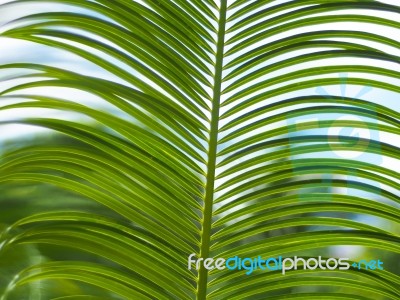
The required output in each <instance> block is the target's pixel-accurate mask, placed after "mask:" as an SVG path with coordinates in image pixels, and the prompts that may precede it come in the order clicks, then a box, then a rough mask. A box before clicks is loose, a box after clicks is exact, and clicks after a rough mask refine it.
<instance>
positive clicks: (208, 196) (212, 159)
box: [196, 0, 227, 300]
mask: <svg viewBox="0 0 400 300" xmlns="http://www.w3.org/2000/svg"><path fill="white" fill-rule="evenodd" d="M226 9H227V0H222V1H221V6H220V9H219V21H218V37H217V50H216V59H215V73H214V86H213V98H212V107H211V122H210V138H209V148H208V159H207V177H206V184H205V193H204V208H203V220H202V231H201V244H200V245H201V246H200V257H201V258H208V257H209V253H210V237H211V221H212V208H213V201H214V185H215V169H216V158H217V146H218V127H219V111H220V99H221V83H222V71H223V58H224V40H225V25H226ZM207 277H208V272H207V270H206V269H205V268H204V266H201V267H200V270H199V275H198V283H197V295H196V298H197V299H198V300H204V299H206V294H207Z"/></svg>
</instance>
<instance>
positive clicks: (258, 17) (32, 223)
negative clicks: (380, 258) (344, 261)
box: [0, 0, 400, 300]
mask: <svg viewBox="0 0 400 300" xmlns="http://www.w3.org/2000/svg"><path fill="white" fill-rule="evenodd" d="M18 4H21V5H22V4H39V5H42V7H43V8H45V7H46V6H47V5H50V4H51V5H54V8H53V10H52V11H51V12H47V10H45V9H44V10H43V11H46V12H42V13H30V12H29V11H27V13H26V16H24V17H22V18H19V19H16V20H14V21H13V22H11V23H10V24H8V25H7V26H8V27H7V30H5V31H4V32H2V34H1V36H3V37H8V38H14V39H20V40H26V41H31V42H34V43H38V44H42V45H47V46H50V47H54V48H59V49H62V50H65V51H68V52H70V53H73V54H76V55H78V56H80V57H81V58H83V59H86V60H87V61H90V62H91V63H94V64H95V65H97V66H99V67H101V68H102V69H104V70H105V71H107V72H108V74H112V75H114V76H116V77H117V78H119V81H118V82H116V81H114V80H113V79H105V78H100V77H95V76H89V75H84V74H82V73H80V72H79V70H77V71H76V72H73V71H70V70H65V69H62V68H57V67H54V66H50V65H46V64H40V63H37V62H34V61H32V62H15V63H9V64H5V65H2V66H0V70H16V69H18V70H21V69H22V70H29V73H27V74H24V75H17V76H16V78H17V79H18V78H19V79H24V81H23V82H18V83H15V84H14V85H13V86H12V87H10V88H7V89H5V90H3V91H2V92H1V93H0V97H1V98H2V99H7V100H15V101H14V102H13V103H11V104H6V105H3V106H2V107H1V108H0V109H1V111H7V110H10V111H13V109H17V108H22V109H29V108H46V109H52V110H56V111H59V112H65V113H67V112H74V113H77V114H79V115H83V116H86V117H88V118H90V119H91V121H90V122H86V121H85V122H83V121H80V120H68V121H67V120H65V119H62V118H57V117H40V116H38V117H36V118H18V117H16V118H15V119H14V120H11V121H3V122H0V124H2V125H6V124H25V125H33V126H38V127H44V128H47V129H50V130H53V131H54V132H58V133H59V134H61V135H64V136H68V139H60V138H55V139H49V140H46V142H41V143H40V142H36V143H28V144H27V145H25V146H23V147H14V148H10V149H8V150H7V151H5V153H3V155H2V159H1V165H0V172H1V173H0V174H1V192H2V197H1V207H2V210H1V212H0V216H1V223H2V224H3V225H2V229H3V230H2V234H1V240H0V244H1V252H0V258H1V259H0V261H1V266H2V270H6V272H5V273H3V272H2V274H6V275H2V276H3V277H1V278H0V279H1V281H0V282H1V283H0V284H1V286H0V295H1V296H2V297H1V299H2V300H6V299H28V297H32V298H30V299H50V298H51V299H60V300H61V299H65V300H67V299H82V300H83V299H206V298H208V299H258V298H260V299H264V298H266V297H268V299H335V300H336V299H363V300H364V299H399V298H400V293H399V291H400V288H399V287H400V277H399V276H398V272H397V274H396V273H395V272H389V271H386V270H385V271H373V272H372V271H355V270H349V271H346V272H339V273H338V271H330V270H325V271H323V270H319V271H316V272H313V273H310V272H306V271H304V270H302V269H299V270H296V271H291V272H289V273H288V274H287V275H285V276H282V274H281V273H280V272H259V273H257V272H255V274H254V275H252V276H246V275H244V274H243V272H232V271H231V272H229V271H227V270H223V271H215V270H213V271H210V272H209V271H207V270H206V269H205V268H204V267H203V268H200V270H199V271H198V272H197V271H194V270H191V271H189V270H188V268H187V257H188V255H189V254H191V253H196V255H197V256H198V257H203V258H206V257H229V256H234V255H241V256H248V257H252V256H258V255H260V256H264V257H272V256H278V255H292V254H294V255H299V254H300V253H304V254H305V255H312V254H317V255H318V254H323V255H326V254H327V253H328V250H329V247H330V246H335V245H359V246H364V247H369V248H371V249H376V250H384V251H385V253H389V254H390V253H392V254H394V255H397V254H398V253H399V252H400V239H399V235H398V234H399V231H398V227H397V226H398V222H399V204H400V198H399V196H398V195H396V194H395V193H394V192H393V190H396V189H398V182H399V180H400V177H399V174H398V172H397V171H395V170H391V169H388V168H386V167H383V166H380V165H379V164H376V163H374V161H368V162H366V161H362V160H357V159H351V158H348V159H347V158H337V157H333V156H329V155H326V156H325V157H322V156H316V158H312V156H311V157H310V156H304V155H310V154H312V155H314V154H315V155H316V154H321V153H328V152H332V151H333V150H332V149H334V150H335V151H339V150H344V151H345V150H349V149H351V150H352V151H359V152H363V153H364V152H365V153H369V154H371V155H381V156H384V157H390V158H395V159H396V158H398V157H399V149H398V148H397V147H396V146H394V145H391V144H388V143H384V142H382V141H380V140H376V139H370V140H369V139H365V138H358V137H354V136H342V137H340V138H339V137H338V136H329V134H328V133H326V132H325V131H318V130H324V129H326V128H330V127H332V126H338V127H351V128H365V127H367V128H368V129H369V130H373V131H379V132H381V133H388V134H392V135H393V136H396V137H397V138H398V136H399V134H400V130H399V128H400V123H399V119H400V114H399V112H398V110H397V111H396V109H392V108H390V107H387V106H385V105H384V104H382V103H379V104H378V103H375V102H371V101H366V100H363V99H360V98H359V97H357V96H356V97H338V96H332V97H329V98H327V97H323V96H320V95H312V94H309V95H305V96H290V93H292V92H299V91H301V90H304V89H308V88H316V87H319V86H327V85H338V84H341V83H342V80H341V79H340V78H338V77H337V75H336V74H337V73H338V72H352V75H350V76H349V78H348V79H347V83H348V84H354V85H365V86H371V87H377V88H380V89H384V90H387V91H391V92H394V93H400V87H399V86H398V85H396V84H393V81H390V80H387V81H384V80H383V79H381V77H378V76H375V75H380V76H386V78H391V79H393V80H394V79H398V78H400V73H399V72H398V69H397V70H396V69H393V70H390V69H388V68H384V67H381V66H379V67H378V66H367V65H365V66H364V65H359V64H352V65H348V64H347V65H339V64H338V65H335V66H322V65H321V66H318V67H301V68H298V69H293V68H292V69H291V68H289V69H284V68H286V67H293V66H297V65H299V64H302V63H307V62H314V61H316V60H319V59H321V60H322V59H328V58H334V59H338V58H354V59H355V58H369V59H371V60H374V61H377V62H387V63H394V64H396V65H397V66H398V64H399V57H397V56H394V55H392V54H389V53H386V52H384V51H381V50H379V49H375V48H374V47H372V46H367V45H370V44H371V42H378V43H380V44H381V45H384V46H390V47H394V48H396V49H400V43H399V38H398V37H397V38H396V37H387V36H385V33H384V32H382V34H373V33H368V32H367V31H365V32H364V31H357V30H352V29H351V28H349V29H347V30H342V29H337V30H326V29H317V30H312V31H307V30H305V29H304V28H305V26H309V25H321V24H332V23H336V22H343V21H353V22H360V23H362V24H379V25H385V26H388V27H390V28H396V29H400V23H399V22H397V21H393V20H390V19H386V18H382V17H380V16H379V15H380V13H381V12H392V13H395V14H399V13H400V7H398V6H394V5H388V4H383V3H381V2H378V1H363V0H358V1H357V0H351V1H348V0H335V1H331V0H302V1H297V0H295V1H289V2H287V3H283V4H279V5H277V4H274V1H269V0H264V1H253V2H251V1H244V0H236V1H232V4H231V5H228V4H227V1H226V0H221V1H220V3H219V4H218V5H216V4H215V3H214V1H212V0H193V1H187V0H175V1H169V0H168V1H154V0H143V1H127V0H113V1H110V0H96V1H78V0H46V1H41V0H17V1H13V2H12V3H11V4H3V5H2V6H3V7H6V6H9V5H11V6H12V5H18ZM60 4H64V5H68V6H60ZM267 4H270V5H271V6H270V7H267V8H266V7H265V5H267ZM305 5H312V6H311V7H305ZM2 6H0V9H1V7H2ZM16 7H17V6H16ZM21 7H22V6H21ZM71 7H74V8H79V9H78V10H77V9H74V10H70V9H69V8H71ZM346 9H347V10H348V9H363V10H367V11H371V12H373V13H374V14H376V16H370V15H368V14H366V15H361V14H356V13H349V12H348V11H345V10H346ZM326 12H337V13H338V14H335V15H328V16H326V15H319V14H320V13H326ZM290 29H303V30H304V32H302V33H298V34H295V33H293V32H292V33H291V34H290V36H289V37H281V36H279V34H280V33H283V32H287V31H289V30H290ZM271 37H272V38H273V37H275V39H272V41H271V42H268V43H264V40H265V39H266V38H271ZM343 37H345V38H351V40H349V41H343V40H341V39H340V38H343ZM335 38H336V39H337V38H339V39H338V40H335ZM313 49H314V51H313V52H312V53H307V54H294V51H298V50H313ZM282 55H290V58H287V59H278V60H276V58H280V57H281V56H282ZM110 58H112V59H113V60H111V59H110ZM271 60H272V61H274V62H272V63H271ZM117 62H118V63H117ZM279 70H284V73H283V74H281V75H277V76H270V74H273V72H275V71H279ZM353 73H355V74H358V75H354V74H353ZM370 75H374V76H370ZM255 79H258V80H256V82H255V81H254V80H255ZM48 87H57V88H69V89H74V90H79V91H84V92H87V93H90V94H92V95H95V96H97V97H99V98H101V99H103V100H104V101H106V102H107V103H108V104H109V105H112V106H113V107H114V108H115V110H113V111H108V110H104V109H100V108H97V107H93V106H90V105H87V104H84V102H82V101H81V99H78V98H74V99H72V98H69V97H68V96H63V94H60V95H59V96H54V94H53V95H43V94H42V93H39V92H35V91H38V90H39V89H38V88H48ZM288 95H289V96H288ZM279 97H281V98H280V99H278V98H279ZM282 97H283V98H282ZM276 99H278V100H276ZM376 102H378V101H376ZM282 110H283V111H282ZM335 113H344V114H348V115H352V116H357V117H360V118H362V119H363V120H366V121H361V120H358V121H357V120H344V121H338V120H334V119H332V117H331V115H332V114H335ZM268 114H269V115H268ZM315 115H318V116H320V117H321V116H324V117H323V118H322V119H319V120H318V121H307V122H303V123H302V124H301V126H298V125H296V124H293V123H292V124H290V123H288V124H286V125H282V121H285V120H292V119H295V118H298V117H308V116H310V117H312V116H315ZM268 126H269V127H268ZM267 128H268V129H267ZM271 128H272V129H271ZM321 132H323V133H321ZM40 139H41V138H40V137H39V138H38V140H39V141H40ZM354 174H355V175H356V176H357V177H358V179H357V180H353V179H343V176H344V175H354ZM326 175H328V176H330V178H331V179H330V180H328V181H326V180H324V176H326ZM378 184H379V185H380V186H381V187H379V186H378ZM342 188H347V189H351V190H353V191H356V192H355V193H353V194H348V193H345V192H343V191H342ZM382 199H383V200H385V201H381V200H382ZM365 215H367V216H374V217H377V218H379V220H383V221H384V222H386V224H390V226H389V229H388V228H380V226H379V224H365V222H362V221H359V220H357V218H355V217H354V216H365ZM377 253H378V252H377ZM379 253H381V252H379ZM17 262H18V263H17ZM29 295H30V296H29Z"/></svg>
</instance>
